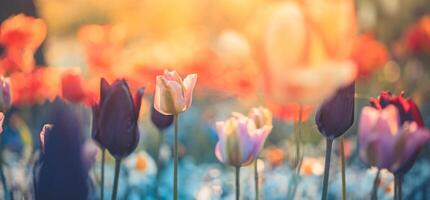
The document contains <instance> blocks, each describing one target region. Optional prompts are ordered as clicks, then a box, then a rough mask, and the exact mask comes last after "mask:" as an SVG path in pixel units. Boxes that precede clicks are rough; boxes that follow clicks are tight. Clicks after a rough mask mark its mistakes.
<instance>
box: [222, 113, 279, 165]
mask: <svg viewBox="0 0 430 200" xmlns="http://www.w3.org/2000/svg"><path fill="white" fill-rule="evenodd" d="M216 129H217V133H218V137H219V140H218V143H217V144H216V147H215V155H216V157H217V158H218V160H219V161H221V162H223V163H226V164H229V165H233V166H236V167H240V166H245V165H249V164H250V163H252V161H253V160H254V159H256V158H257V156H258V154H259V153H260V151H261V149H262V148H263V145H264V142H265V140H266V138H267V136H268V135H269V133H270V131H271V130H272V127H271V126H270V127H269V126H267V125H264V126H263V127H261V128H256V126H255V123H254V121H253V120H251V119H249V118H248V117H246V116H244V115H242V114H239V113H233V114H232V117H230V118H229V119H228V120H226V121H221V122H217V123H216Z"/></svg>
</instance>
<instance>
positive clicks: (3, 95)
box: [0, 77, 12, 112]
mask: <svg viewBox="0 0 430 200" xmlns="http://www.w3.org/2000/svg"><path fill="white" fill-rule="evenodd" d="M10 88H11V86H10V79H9V78H4V77H0V111H1V112H6V111H7V110H8V109H9V108H10V107H11V106H12V93H11V89H10Z"/></svg>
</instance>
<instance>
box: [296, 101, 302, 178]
mask: <svg viewBox="0 0 430 200" xmlns="http://www.w3.org/2000/svg"><path fill="white" fill-rule="evenodd" d="M302 118H303V105H301V104H300V107H299V117H298V120H297V129H298V130H297V134H296V137H295V140H296V163H295V167H296V170H297V173H299V172H300V168H301V166H302V158H301V153H300V149H301V148H300V146H301V136H302V129H303V124H302V120H303V119H302Z"/></svg>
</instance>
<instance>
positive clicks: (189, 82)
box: [184, 74, 197, 109]
mask: <svg viewBox="0 0 430 200" xmlns="http://www.w3.org/2000/svg"><path fill="white" fill-rule="evenodd" d="M196 82H197V74H190V75H188V76H187V77H185V79H184V88H185V93H184V97H185V106H186V108H185V109H188V108H189V107H190V106H191V102H192V100H193V90H194V87H195V85H196Z"/></svg>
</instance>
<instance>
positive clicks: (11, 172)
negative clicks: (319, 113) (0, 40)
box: [0, 0, 430, 199]
mask: <svg viewBox="0 0 430 200" xmlns="http://www.w3.org/2000/svg"><path fill="white" fill-rule="evenodd" d="M20 13H24V14H25V15H30V16H35V17H37V18H41V19H42V20H43V22H44V23H45V26H43V25H40V26H38V25H31V26H26V27H28V29H29V30H30V29H31V30H33V29H34V31H33V32H32V34H33V35H36V36H38V37H39V38H41V39H38V40H36V39H35V38H37V37H36V36H34V38H33V40H36V41H38V42H36V43H37V45H33V46H31V45H28V46H30V47H28V49H30V50H31V51H30V52H31V53H30V54H31V55H30V56H29V58H27V57H24V56H23V55H21V54H19V55H20V56H22V57H19V58H17V60H19V61H22V62H23V63H30V64H28V67H26V68H24V67H22V66H27V64H25V65H24V64H20V65H18V64H17V65H16V66H17V67H12V68H10V67H9V68H8V67H5V66H6V64H7V62H8V61H7V59H9V58H8V57H7V55H2V57H0V58H1V59H2V60H0V66H1V67H2V70H1V71H2V74H4V75H6V76H8V77H10V78H11V82H12V93H13V96H12V103H13V107H12V108H11V109H10V110H9V111H8V112H7V113H6V120H5V122H4V132H3V134H2V136H1V150H2V160H3V161H2V162H3V163H4V164H3V165H4V171H5V176H6V177H7V179H8V180H10V182H9V183H8V184H9V185H10V186H9V188H11V190H12V191H13V193H14V194H15V197H17V199H21V198H19V197H22V198H23V199H26V198H31V197H32V192H31V190H32V189H31V181H32V178H31V177H32V175H31V169H29V168H31V165H30V164H29V163H32V162H34V160H35V158H34V157H36V156H37V153H35V152H37V151H38V149H39V146H40V145H39V141H38V140H39V139H38V138H39V132H40V130H41V128H42V126H43V124H45V123H46V121H47V118H48V114H49V113H50V111H51V106H50V105H51V101H52V100H53V99H54V98H55V97H56V96H61V97H63V98H64V99H66V100H68V101H70V103H71V104H73V108H74V110H75V111H76V112H77V113H78V116H79V121H80V123H81V124H82V126H83V128H84V131H83V134H84V136H85V138H90V137H91V118H92V115H91V108H90V107H89V105H91V104H92V103H94V102H96V101H97V99H98V95H99V94H98V92H99V87H100V86H99V82H100V78H101V77H104V78H106V79H107V80H108V81H109V82H113V81H114V80H115V79H118V78H125V79H126V80H127V81H128V83H129V85H130V87H131V89H132V91H134V90H135V89H136V88H137V87H145V91H146V93H145V96H144V100H143V102H142V109H141V113H140V118H139V129H140V134H141V139H140V143H139V146H138V150H136V152H135V153H133V154H132V155H131V156H129V157H128V158H127V159H126V160H125V163H126V164H125V165H123V168H122V169H121V170H122V171H121V174H122V176H121V177H120V187H119V197H120V198H122V199H156V195H155V193H156V192H155V191H157V188H156V179H157V177H158V178H159V179H160V180H161V183H160V186H159V187H158V193H159V194H160V195H161V197H162V198H163V199H170V198H171V196H170V195H171V187H172V185H171V176H172V167H173V165H172V160H171V146H172V144H173V128H172V127H169V128H167V129H165V130H162V131H161V130H159V129H157V128H156V126H154V124H153V123H152V121H151V119H150V114H151V108H152V104H153V103H152V100H153V92H154V86H155V76H156V75H159V74H162V73H163V70H164V69H171V70H176V71H178V73H180V74H181V75H186V74H189V73H197V74H198V81H197V85H196V89H195V93H194V99H193V100H194V101H193V105H192V107H191V109H190V110H189V111H188V112H185V113H184V114H182V115H181V118H180V124H181V126H180V155H181V156H180V172H179V173H180V175H179V180H180V184H179V185H180V199H233V196H234V190H233V181H234V179H233V178H234V176H233V168H230V167H228V166H224V165H222V164H221V163H220V162H218V160H217V159H216V157H215V155H214V146H215V144H216V142H217V134H216V130H215V129H214V124H215V122H216V121H218V120H224V119H226V118H227V117H228V116H229V115H230V113H231V112H232V111H237V112H242V113H246V112H247V111H248V110H249V109H250V108H251V107H253V106H260V105H261V106H267V107H268V108H269V109H270V110H271V111H272V113H273V115H274V117H275V118H274V128H273V131H272V133H271V134H270V135H269V137H268V139H267V142H266V144H265V149H264V150H263V153H262V154H261V158H260V159H259V161H258V162H259V163H261V164H259V165H260V166H261V167H260V168H261V169H259V170H260V171H261V177H262V186H261V194H262V197H264V198H263V199H285V198H288V199H316V198H319V197H320V190H321V189H320V188H321V181H322V173H323V165H324V159H323V156H324V140H323V136H321V135H320V134H319V132H318V129H317V128H316V125H315V121H314V115H315V110H316V109H317V108H318V105H319V104H320V103H321V102H322V101H323V100H324V99H326V98H327V97H329V96H330V95H331V94H332V93H333V92H334V91H335V90H336V89H337V88H339V87H341V86H343V85H346V84H347V83H349V82H351V81H352V80H355V81H356V95H355V96H356V107H355V110H356V111H355V115H356V118H355V119H356V122H355V123H354V125H353V127H352V128H351V129H349V130H348V132H347V133H346V156H347V170H346V173H347V192H348V199H368V198H369V194H370V191H371V186H372V184H373V178H374V176H375V174H376V169H369V168H368V167H367V166H366V165H365V164H363V163H362V162H361V160H360V158H359V156H358V151H357V139H356V138H357V137H356V136H357V127H356V124H357V118H358V116H359V114H360V111H361V108H362V107H363V106H367V105H369V99H370V98H372V97H374V98H375V97H377V96H378V95H379V93H380V91H383V90H389V91H391V92H392V93H393V94H400V93H401V92H402V91H404V92H405V96H406V97H410V98H412V99H413V100H414V101H415V102H416V103H417V105H418V107H419V108H420V110H421V113H422V115H423V118H424V123H425V126H426V127H429V126H430V87H429V85H430V68H429V65H430V59H429V56H430V2H429V1H427V0H408V1H406V0H356V1H337V0H329V1H325V0H313V1H312V0H291V1H288V0H284V1H283V0H234V1H232V0H219V1H210V0H207V1H201V0H109V1H106V0H103V1H102V0H56V1H52V0H34V1H29V0H14V1H8V0H0V19H1V21H3V24H6V23H4V22H6V21H7V19H10V18H9V17H11V16H15V15H17V14H20ZM285 19H289V20H285ZM5 27H6V25H2V27H1V29H0V30H1V31H0V33H2V32H3V33H5V32H6V30H7V28H5ZM29 27H32V28H29ZM279 27H281V28H279ZM3 46H4V47H2V48H9V47H8V46H7V45H5V44H3ZM0 55H1V54H0ZM10 59H12V58H10ZM13 59H15V57H13ZM33 59H34V60H33ZM328 61H329V62H328ZM343 61H348V62H350V63H352V64H351V66H350V65H349V64H348V65H346V66H344V65H343V64H340V63H341V62H343ZM326 62H328V63H336V64H333V65H330V66H327V67H325V65H326ZM5 63H6V64H5ZM321 63H323V64H321ZM285 66H288V67H285ZM289 66H292V67H289ZM321 66H323V67H321ZM280 72H282V73H280ZM278 77H283V78H285V79H288V83H285V82H284V81H285V80H282V78H278ZM68 78H69V79H68ZM284 83H285V84H288V85H289V86H291V87H290V88H288V89H286V90H285V88H278V85H280V84H284ZM279 91H285V93H288V95H283V96H282V97H279V94H280V93H282V92H279ZM299 124H301V125H300V127H301V128H298V127H299ZM299 129H300V131H301V133H302V134H301V138H300V140H299V142H297V140H296V138H295V133H296V132H298V131H299ZM161 138H162V139H163V140H162V141H161V143H159V142H160V140H161ZM159 144H161V148H160V149H158V147H159ZM297 146H300V148H301V152H300V156H301V158H302V159H303V162H302V166H301V168H300V171H299V172H298V173H296V172H295V166H294V160H295V159H296V157H295V156H296V149H297V148H296V147H297ZM334 149H335V151H334V156H333V160H332V172H331V177H330V186H329V199H340V196H341V188H340V160H339V159H338V154H337V152H338V144H337V143H335V145H334ZM158 151H160V158H161V162H162V163H163V164H162V168H158V169H157V167H156V163H157V162H158V161H157V159H156V157H157V155H158ZM429 153H430V149H429V146H428V145H427V146H425V147H424V149H423V151H422V152H421V154H420V157H419V159H418V161H417V162H416V164H415V166H414V167H413V168H412V170H411V171H410V172H409V173H408V174H407V175H406V176H405V181H404V182H405V183H404V195H405V196H404V197H405V199H427V198H429V197H428V196H429V195H430V171H429V170H428V169H429V168H430V156H429V155H430V154H429ZM97 156H98V157H97V158H96V161H95V162H94V165H93V167H92V169H91V170H90V177H91V182H92V185H93V187H94V188H93V189H94V191H93V196H92V198H93V199H97V198H98V195H99V194H98V193H97V192H98V189H96V188H98V187H97V185H98V183H99V181H100V180H99V179H100V174H99V170H98V169H99V165H100V163H99V157H100V155H99V154H98V155H97ZM113 169H114V162H113V159H112V158H111V157H109V156H108V160H107V166H106V176H107V177H106V178H105V187H106V195H105V196H107V197H109V194H110V188H111V185H110V184H112V182H113ZM393 180H394V179H393V177H392V176H391V175H390V174H389V173H388V172H387V173H385V172H383V173H382V174H381V183H380V190H379V199H392V197H393V191H394V189H393ZM242 181H243V186H242V187H243V188H247V189H246V190H249V191H252V190H253V169H252V168H245V169H244V170H243V176H242ZM248 188H249V189H248ZM246 190H245V191H246ZM96 191H97V192H96ZM243 195H244V199H253V192H249V193H247V192H244V193H243ZM248 195H249V196H248Z"/></svg>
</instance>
